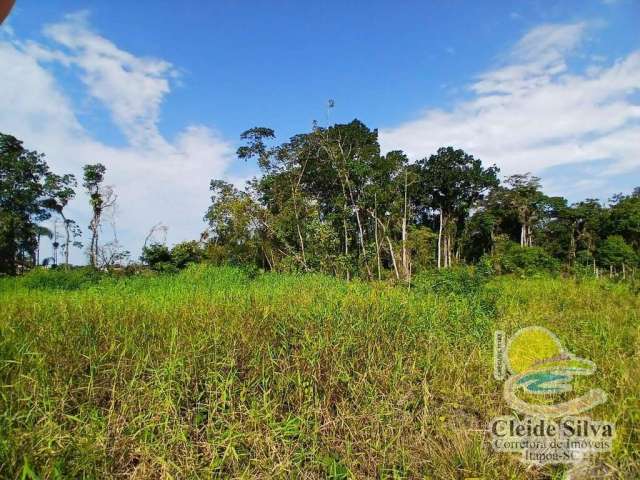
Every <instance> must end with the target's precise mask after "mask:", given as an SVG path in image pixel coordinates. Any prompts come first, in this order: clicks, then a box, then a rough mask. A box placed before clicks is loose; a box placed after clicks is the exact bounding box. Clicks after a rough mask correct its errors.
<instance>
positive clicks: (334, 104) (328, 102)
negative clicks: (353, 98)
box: [327, 98, 336, 127]
mask: <svg viewBox="0 0 640 480" xmlns="http://www.w3.org/2000/svg"><path fill="white" fill-rule="evenodd" d="M335 106H336V102H335V101H334V100H333V98H330V99H329V100H327V127H328V126H329V111H330V110H331V109H332V108H333V107H335Z"/></svg>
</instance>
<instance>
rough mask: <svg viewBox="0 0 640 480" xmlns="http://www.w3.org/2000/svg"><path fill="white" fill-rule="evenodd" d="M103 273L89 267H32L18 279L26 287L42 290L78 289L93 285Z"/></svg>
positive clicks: (102, 277) (103, 275)
mask: <svg viewBox="0 0 640 480" xmlns="http://www.w3.org/2000/svg"><path fill="white" fill-rule="evenodd" d="M105 277H106V276H105V274H103V273H101V272H99V271H98V270H95V269H94V268H91V267H75V268H71V269H68V270H67V269H63V268H59V267H58V268H48V269H47V268H34V269H33V270H31V271H30V272H29V273H27V274H26V275H24V276H23V277H22V278H21V279H20V284H21V285H23V286H24V287H26V288H31V289H44V290H78V289H81V288H85V287H88V286H91V285H95V284H97V283H98V282H100V281H101V280H102V279H104V278H105Z"/></svg>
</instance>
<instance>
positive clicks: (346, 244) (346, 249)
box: [342, 218, 350, 281]
mask: <svg viewBox="0 0 640 480" xmlns="http://www.w3.org/2000/svg"><path fill="white" fill-rule="evenodd" d="M342 225H343V227H344V255H345V257H346V259H347V260H348V259H349V234H348V232H347V219H346V218H343V219H342ZM349 279H350V278H349V266H348V265H347V281H349Z"/></svg>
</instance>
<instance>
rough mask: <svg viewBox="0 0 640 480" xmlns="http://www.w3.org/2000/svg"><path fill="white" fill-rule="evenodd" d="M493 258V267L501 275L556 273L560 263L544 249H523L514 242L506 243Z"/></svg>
mask: <svg viewBox="0 0 640 480" xmlns="http://www.w3.org/2000/svg"><path fill="white" fill-rule="evenodd" d="M500 250H501V251H499V252H498V253H496V254H495V255H494V256H493V257H492V260H493V265H494V268H496V270H498V272H499V273H516V274H519V275H535V274H538V273H556V272H558V271H559V270H560V262H559V261H558V260H557V259H555V258H553V257H552V256H551V255H550V254H549V253H548V252H547V251H546V250H545V249H544V248H541V247H522V246H520V245H518V244H517V243H514V242H508V243H506V244H505V245H504V246H503V248H502V249H500Z"/></svg>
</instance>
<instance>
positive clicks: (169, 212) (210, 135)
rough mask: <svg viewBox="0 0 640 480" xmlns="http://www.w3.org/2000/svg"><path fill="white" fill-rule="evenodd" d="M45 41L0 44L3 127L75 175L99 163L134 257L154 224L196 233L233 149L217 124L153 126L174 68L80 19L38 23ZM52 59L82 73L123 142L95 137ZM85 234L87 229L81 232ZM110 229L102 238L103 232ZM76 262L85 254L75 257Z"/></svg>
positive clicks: (82, 203) (82, 207) (83, 208)
mask: <svg viewBox="0 0 640 480" xmlns="http://www.w3.org/2000/svg"><path fill="white" fill-rule="evenodd" d="M44 32H45V35H46V36H47V37H48V38H49V39H50V40H51V43H49V44H47V45H43V44H37V43H34V42H26V43H22V42H19V41H17V40H14V39H8V40H3V41H0V65H3V74H2V76H0V104H2V105H3V108H2V109H0V131H2V132H4V133H10V134H12V135H15V136H16V137H18V138H20V139H22V140H24V141H25V144H26V146H27V147H28V148H31V149H36V150H38V151H41V152H45V153H46V155H47V161H48V163H49V165H50V166H51V167H52V169H53V170H54V171H56V172H58V173H67V172H70V173H74V174H76V176H77V177H78V178H79V180H80V177H81V174H82V166H83V165H84V164H87V163H96V162H101V163H103V164H104V165H105V166H106V167H107V171H108V173H107V183H108V184H111V185H113V186H114V187H115V190H116V192H117V194H118V201H119V205H120V208H119V215H118V219H117V225H118V230H119V231H118V234H119V235H118V236H119V238H120V240H121V241H123V243H124V244H125V246H126V247H128V248H129V249H130V250H132V251H133V252H134V253H135V254H137V253H138V250H139V248H140V246H141V245H142V242H143V239H144V236H145V235H146V233H147V231H148V229H149V228H150V227H151V226H152V225H153V224H155V223H157V222H159V221H162V222H163V223H165V224H166V225H168V226H169V227H170V230H169V240H170V241H180V240H184V239H189V238H198V236H199V233H200V231H201V230H202V229H203V227H204V224H203V222H202V216H203V214H204V211H205V210H206V207H207V204H208V198H209V192H208V179H210V178H212V177H225V176H227V175H225V172H226V170H227V167H228V166H229V164H230V162H231V160H232V158H233V148H232V145H231V144H230V143H229V142H227V141H226V140H225V139H223V138H222V137H221V136H220V135H219V134H218V133H217V132H215V131H214V130H212V129H210V128H208V127H205V126H202V125H191V126H187V127H186V128H185V129H184V130H183V131H182V132H181V133H180V134H178V135H177V137H176V138H175V139H174V140H173V141H171V140H169V139H166V138H165V137H163V135H162V134H161V133H160V131H159V129H158V119H159V112H160V106H161V104H162V100H163V99H164V98H165V96H166V95H167V94H168V93H169V92H170V91H171V81H172V78H173V77H175V75H176V74H175V72H176V70H175V68H174V67H173V66H172V65H171V64H169V63H168V62H165V61H164V60H158V59H148V58H141V57H137V56H135V55H133V54H131V53H129V52H126V51H123V50H121V49H119V48H118V47H117V46H116V45H114V44H113V43H112V42H110V41H108V40H107V39H105V38H103V37H101V36H100V35H98V34H96V33H95V32H93V31H92V30H91V28H90V27H89V25H88V23H87V19H86V15H84V14H82V15H73V16H68V17H65V19H64V21H62V22H60V23H57V24H53V25H49V26H47V27H46V28H45V29H44ZM50 62H57V63H59V64H60V65H63V66H64V67H67V68H71V69H74V71H77V72H78V73H79V74H80V78H81V80H82V82H83V83H84V84H85V85H86V88H87V92H88V94H89V95H90V96H91V97H92V98H94V99H95V100H97V101H99V102H100V103H101V104H102V105H103V106H104V107H105V108H106V109H107V110H108V111H109V112H110V114H111V118H112V120H113V122H114V124H115V125H116V126H117V127H118V128H119V129H120V130H121V132H122V133H123V134H124V135H125V137H126V138H127V140H128V145H127V146H124V147H114V146H110V145H107V144H105V143H103V142H101V141H100V140H98V139H96V138H94V137H93V136H92V135H91V134H90V133H89V132H88V131H87V130H86V129H85V128H84V127H83V126H82V125H81V123H80V121H79V119H78V117H77V115H76V112H75V110H74V107H73V105H72V102H71V101H70V99H69V98H68V97H67V96H66V95H65V93H64V91H63V89H62V88H61V85H60V84H59V83H58V82H57V81H56V78H55V77H54V75H53V74H52V73H51V70H50V68H49V66H50ZM87 205H88V203H87V200H86V198H84V196H83V195H80V196H79V198H78V199H77V200H76V201H74V202H73V203H72V204H71V205H70V211H71V213H72V215H73V216H75V218H77V219H78V220H79V223H80V225H81V226H82V227H85V226H86V225H87V223H88V207H87ZM85 230H86V229H85ZM109 234H110V232H109V231H108V229H107V230H106V232H105V237H107V236H109ZM74 260H75V261H76V262H79V261H83V255H82V254H79V253H76V254H75V255H74Z"/></svg>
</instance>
